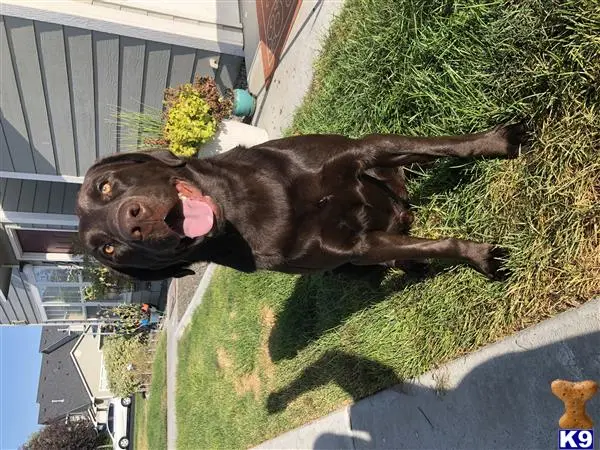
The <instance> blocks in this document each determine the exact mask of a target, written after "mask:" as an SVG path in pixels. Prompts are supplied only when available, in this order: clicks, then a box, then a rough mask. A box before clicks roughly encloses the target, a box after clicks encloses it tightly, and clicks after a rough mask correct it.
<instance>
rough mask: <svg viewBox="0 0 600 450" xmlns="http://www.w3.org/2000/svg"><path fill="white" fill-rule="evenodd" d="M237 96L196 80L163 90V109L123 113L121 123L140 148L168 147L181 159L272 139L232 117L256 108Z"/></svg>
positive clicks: (204, 80)
mask: <svg viewBox="0 0 600 450" xmlns="http://www.w3.org/2000/svg"><path fill="white" fill-rule="evenodd" d="M237 91H238V90H236V92H237ZM236 92H234V93H233V94H232V93H231V92H229V93H228V94H227V95H225V96H222V95H221V94H220V93H219V90H218V88H217V85H216V82H215V80H214V79H213V78H210V77H196V79H195V80H194V83H187V84H183V85H180V86H178V87H176V88H169V89H165V94H164V102H163V103H164V107H163V110H162V111H160V112H156V111H155V112H150V113H131V112H126V111H124V112H121V113H120V114H119V117H120V119H121V124H122V125H124V126H125V127H126V128H129V129H131V130H132V131H133V132H134V133H136V137H137V136H139V139H137V140H136V142H137V144H138V145H137V147H138V148H141V149H142V150H143V149H153V148H157V147H162V148H164V147H167V148H168V149H169V150H170V151H171V152H172V153H173V154H175V155H177V156H179V157H182V158H191V157H195V156H210V155H214V154H216V153H221V152H223V151H227V150H230V149H231V148H234V147H236V146H237V145H246V146H252V145H256V144H258V143H261V142H264V141H266V140H267V139H268V136H267V134H266V132H265V131H264V130H262V129H261V128H258V127H253V126H251V125H246V124H243V123H241V122H239V121H235V120H231V119H230V117H231V115H232V113H233V112H234V109H235V107H237V111H238V113H245V112H248V111H249V112H251V113H253V111H254V104H253V103H252V102H251V101H250V100H248V98H246V99H245V100H243V99H244V95H243V93H236ZM248 95H250V94H248ZM250 97H251V96H250ZM236 99H237V100H236ZM251 100H252V101H253V100H254V98H253V97H251ZM234 102H237V106H234Z"/></svg>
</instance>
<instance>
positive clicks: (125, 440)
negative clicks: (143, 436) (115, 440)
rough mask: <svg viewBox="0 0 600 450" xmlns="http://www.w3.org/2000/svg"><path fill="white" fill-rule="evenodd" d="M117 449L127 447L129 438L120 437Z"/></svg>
mask: <svg viewBox="0 0 600 450" xmlns="http://www.w3.org/2000/svg"><path fill="white" fill-rule="evenodd" d="M119 447H121V448H127V447H129V438H128V437H122V438H121V439H119Z"/></svg>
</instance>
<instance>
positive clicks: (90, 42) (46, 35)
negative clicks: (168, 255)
mask: <svg viewBox="0 0 600 450" xmlns="http://www.w3.org/2000/svg"><path fill="white" fill-rule="evenodd" d="M214 56H218V54H217V53H211V52H207V51H203V50H195V49H190V48H186V47H181V46H176V45H170V44H163V43H159V42H152V41H145V40H140V39H134V38H130V37H125V36H118V35H112V34H107V33H101V32H96V31H91V30H84V29H79V28H72V27H66V26H62V25H56V24H52V23H46V22H37V21H31V20H27V19H21V18H17V17H9V16H0V58H1V61H0V66H1V67H0V70H1V73H0V91H1V92H2V95H1V96H0V102H1V103H0V112H1V116H0V150H1V153H0V156H1V158H0V159H1V161H0V169H1V170H8V171H17V172H31V173H44V174H61V175H76V176H82V175H84V174H85V172H86V170H87V169H88V168H89V167H90V165H91V164H92V163H93V162H94V161H95V160H96V159H97V158H98V157H101V156H104V155H108V154H111V153H115V152H119V151H128V150H131V149H132V148H134V147H135V139H133V140H131V139H128V138H127V137H126V135H125V134H122V133H120V131H122V130H120V127H119V124H118V123H117V122H116V119H115V114H116V112H117V111H118V110H128V111H144V109H145V107H146V108H148V109H150V108H153V109H157V108H160V107H161V102H162V93H163V89H164V88H166V87H173V86H176V85H178V84H181V83H185V82H189V81H191V80H192V79H193V77H194V76H195V75H204V76H213V77H215V79H216V80H217V83H218V84H219V86H220V87H221V88H222V89H226V88H231V87H232V86H233V83H234V82H235V79H236V77H237V74H238V72H239V68H240V65H241V63H242V58H241V57H235V56H231V55H220V57H221V60H220V67H219V69H218V70H214V69H212V68H211V67H210V65H209V59H210V58H212V57H214Z"/></svg>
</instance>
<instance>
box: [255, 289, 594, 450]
mask: <svg viewBox="0 0 600 450" xmlns="http://www.w3.org/2000/svg"><path fill="white" fill-rule="evenodd" d="M557 378H562V379H567V380H573V381H580V380H586V379H592V380H596V381H598V382H600V299H596V300H592V301H589V302H588V303H586V304H585V305H583V306H582V307H580V308H577V309H574V310H571V311H568V312H565V313H563V314H560V315H558V316H556V317H554V318H552V319H549V320H547V321H545V322H542V323H540V324H538V325H536V326H534V327H531V328H528V329H526V330H524V331H522V332H520V333H517V334H515V335H513V336H510V337H508V338H506V339H504V340H503V341H501V342H498V343H496V344H493V345H490V346H488V347H485V348H483V349H482V350H480V351H478V352H476V353H473V354H469V355H467V356H465V357H462V358H459V359H457V360H455V361H452V362H451V363H449V364H446V365H445V366H442V367H441V368H439V369H437V370H435V371H432V372H428V373H426V374H424V375H423V376H421V377H419V378H418V379H416V380H412V381H409V382H406V383H404V384H402V385H398V386H396V387H394V388H392V389H387V390H385V391H382V392H380V393H378V394H376V395H374V396H371V397H368V398H366V399H364V400H361V401H359V402H358V403H356V404H354V405H351V406H348V407H345V408H342V409H340V410H339V411H336V412H334V413H333V414H330V415H329V416H327V417H324V418H322V419H320V420H317V421H315V422H312V423H310V424H308V425H305V426H303V427H301V428H299V429H297V430H293V431H291V432H288V433H286V434H284V435H282V436H279V437H277V438H275V439H273V440H270V441H267V442H265V443H263V444H261V445H259V446H258V447H256V448H258V449H320V450H322V449H400V448H410V449H441V448H452V449H475V448H480V449H483V448H485V449H488V450H494V449H516V448H528V449H538V448H539V449H551V448H557V441H558V431H557V430H558V419H559V418H560V416H561V415H562V414H563V404H562V402H561V401H560V400H559V399H558V398H556V397H555V396H554V395H553V394H552V393H551V391H550V383H551V382H552V381H553V380H555V379H557ZM587 411H588V414H589V415H590V417H592V419H594V420H595V421H596V423H597V424H598V423H600V394H598V395H596V396H595V398H593V399H592V400H590V401H589V402H588V406H587ZM596 440H597V441H596V447H595V448H600V447H599V445H600V437H599V436H596Z"/></svg>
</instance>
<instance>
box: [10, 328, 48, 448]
mask: <svg viewBox="0 0 600 450" xmlns="http://www.w3.org/2000/svg"><path fill="white" fill-rule="evenodd" d="M41 332H42V327H35V326H10V327H0V449H2V450H10V449H16V448H17V447H18V446H19V445H21V444H23V443H25V442H26V441H27V438H28V437H29V435H30V434H31V433H32V432H34V431H35V430H37V429H38V427H39V425H38V424H37V418H38V404H37V403H36V396H37V385H38V380H39V376H40V363H41V360H42V355H41V354H40V353H39V352H38V349H39V346H40V333H41Z"/></svg>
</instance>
